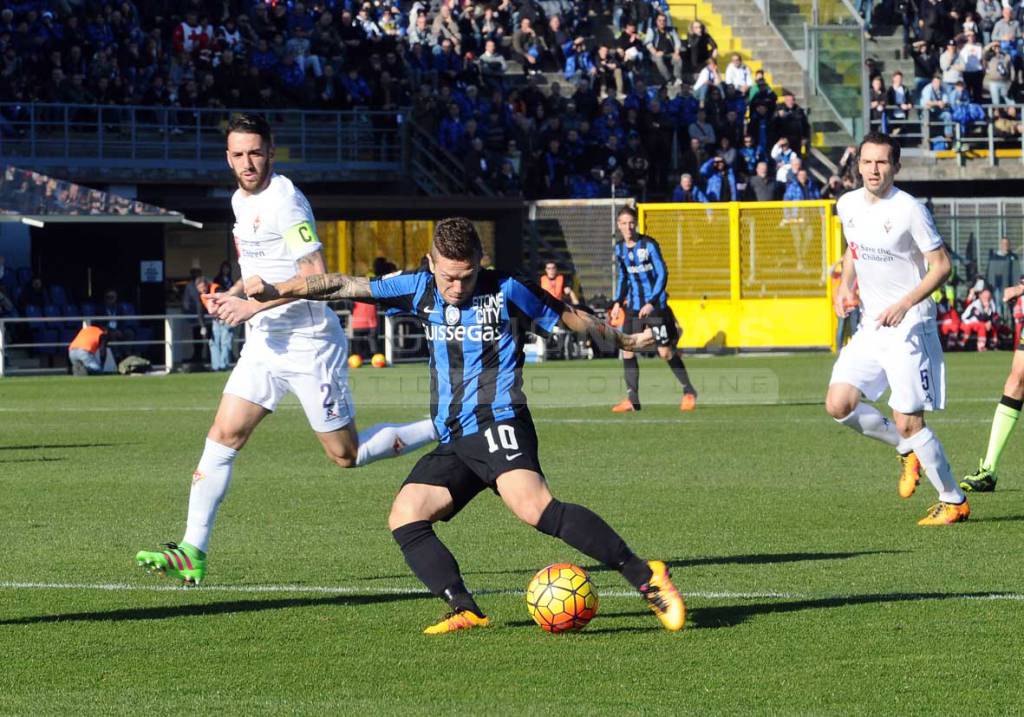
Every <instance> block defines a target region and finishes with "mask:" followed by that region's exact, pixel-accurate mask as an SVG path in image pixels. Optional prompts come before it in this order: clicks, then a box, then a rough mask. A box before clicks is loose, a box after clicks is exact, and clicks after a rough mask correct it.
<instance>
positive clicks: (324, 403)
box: [135, 115, 437, 584]
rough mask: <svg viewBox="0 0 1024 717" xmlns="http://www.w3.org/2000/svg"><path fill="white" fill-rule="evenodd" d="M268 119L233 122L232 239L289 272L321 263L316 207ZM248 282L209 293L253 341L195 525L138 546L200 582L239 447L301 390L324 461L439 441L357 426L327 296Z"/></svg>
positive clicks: (209, 442) (156, 565) (242, 256)
mask: <svg viewBox="0 0 1024 717" xmlns="http://www.w3.org/2000/svg"><path fill="white" fill-rule="evenodd" d="M273 158H274V144H273V138H272V136H271V130H270V126H269V125H268V124H267V121H266V120H265V119H264V118H263V117H261V116H259V115H239V116H237V117H235V118H234V119H232V120H231V122H230V123H229V124H228V127H227V160H228V164H229V165H230V167H231V170H232V172H234V175H235V179H236V180H237V182H238V190H237V191H236V192H235V194H234V196H233V197H232V198H231V205H232V209H233V210H234V213H235V226H234V239H235V246H236V248H237V250H238V263H239V266H240V267H241V271H242V277H243V278H244V277H247V276H253V275H256V274H259V275H262V276H266V277H269V278H276V279H277V280H279V281H280V280H283V279H287V278H290V277H292V276H294V275H295V274H296V272H298V274H299V275H301V276H312V275H320V274H323V273H324V271H325V268H324V260H323V256H322V254H321V252H320V248H321V244H320V240H319V239H318V238H317V234H316V224H315V221H314V219H313V211H312V209H311V208H310V206H309V202H308V201H307V200H306V197H305V196H304V195H303V194H302V192H300V191H299V190H298V188H296V187H295V185H294V184H292V183H291V181H290V180H288V179H287V178H286V177H283V176H281V175H279V174H274V173H273ZM242 293H243V287H242V281H241V280H240V281H239V282H238V283H236V285H235V286H234V287H232V289H231V290H230V291H228V292H225V293H221V294H209V295H206V296H205V297H204V298H205V299H206V300H207V301H208V302H209V306H210V312H211V313H212V314H214V315H215V316H216V317H217V318H218V319H221V320H222V321H226V322H227V323H228V324H230V325H232V326H235V325H237V324H240V323H242V322H246V321H247V322H248V324H249V326H248V338H247V340H246V342H245V346H244V347H243V349H242V354H241V356H240V358H239V360H238V364H237V365H236V366H235V368H234V370H233V371H232V372H231V376H230V377H229V378H228V381H227V385H225V387H224V394H223V396H222V397H221V401H220V407H219V408H218V409H217V415H216V417H215V418H214V420H213V426H212V427H211V428H210V431H209V433H208V434H207V438H206V447H205V449H204V450H203V454H202V457H201V458H200V459H199V465H198V467H197V468H196V470H195V472H194V473H193V474H192V489H191V493H190V494H189V503H188V522H187V524H186V528H185V536H184V538H183V539H182V542H181V544H180V545H176V544H174V543H167V544H165V548H164V549H163V550H156V551H148V550H142V551H140V552H139V553H138V554H137V555H136V556H135V559H136V561H137V562H138V564H139V565H140V566H142V567H145V568H147V569H149V570H150V571H152V572H156V573H160V574H164V575H167V576H168V577H173V578H177V579H180V580H183V581H184V582H185V583H188V584H197V583H199V582H201V581H202V579H203V576H204V575H205V572H206V551H207V547H208V544H209V540H210V532H211V530H212V528H213V521H214V517H215V516H216V513H217V508H218V506H219V505H220V503H221V501H222V500H223V499H224V495H225V494H226V493H227V490H228V485H229V484H230V482H231V473H232V466H233V464H234V461H235V458H236V457H237V456H238V452H239V451H240V450H241V449H242V446H244V445H245V443H246V441H247V440H248V439H249V436H250V435H252V432H253V430H255V428H256V426H257V425H259V423H260V421H262V420H263V418H264V417H265V416H266V415H267V414H269V413H272V412H273V411H274V409H275V408H277V404H278V403H279V402H280V400H281V399H282V398H283V397H284V396H285V394H287V393H294V394H295V395H296V396H297V397H298V399H299V402H300V403H301V404H302V408H303V409H304V410H305V412H306V417H307V419H308V420H309V425H310V427H311V428H312V429H313V431H314V432H315V433H316V437H317V438H318V439H319V440H320V443H321V445H323V448H324V452H325V453H326V454H327V456H328V458H330V459H331V460H333V461H334V462H335V463H337V464H338V465H339V466H340V467H342V468H349V467H352V466H361V465H365V464H367V463H370V462H371V461H374V460H376V459H378V458H386V457H391V456H395V455H398V454H400V453H405V452H408V451H410V450H413V449H415V448H418V447H420V446H422V445H424V444H426V443H429V442H432V441H434V440H436V438H437V435H436V433H435V432H434V427H433V423H432V422H431V421H430V420H429V419H424V420H422V421H418V422H416V423H409V424H405V425H397V424H380V425H376V426H373V427H371V428H370V429H368V430H367V431H364V432H363V433H362V434H357V433H356V428H355V421H354V417H355V409H354V407H353V405H352V399H351V395H350V394H349V389H348V373H347V363H346V362H347V360H348V346H347V343H346V339H345V333H344V331H343V330H342V328H341V324H340V322H339V321H338V317H337V316H336V315H335V314H334V312H333V311H328V310H327V307H326V305H325V304H322V303H313V302H309V301H296V300H294V299H274V300H271V301H263V302H260V301H255V300H253V298H252V297H251V296H250V297H249V299H248V300H247V299H245V298H243V297H242Z"/></svg>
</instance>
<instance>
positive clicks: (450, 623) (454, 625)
mask: <svg viewBox="0 0 1024 717" xmlns="http://www.w3.org/2000/svg"><path fill="white" fill-rule="evenodd" d="M490 624H491V621H490V620H489V619H488V618H486V617H484V616H482V615H477V614H475V613H474V612H473V611H472V610H457V611H454V612H450V613H448V614H447V615H445V616H444V619H443V620H441V622H439V623H437V624H436V625H431V626H430V627H428V628H427V629H426V630H424V631H423V634H424V635H443V634H444V633H446V632H455V631H457V630H468V629H470V628H473V627H487V626H488V625H490Z"/></svg>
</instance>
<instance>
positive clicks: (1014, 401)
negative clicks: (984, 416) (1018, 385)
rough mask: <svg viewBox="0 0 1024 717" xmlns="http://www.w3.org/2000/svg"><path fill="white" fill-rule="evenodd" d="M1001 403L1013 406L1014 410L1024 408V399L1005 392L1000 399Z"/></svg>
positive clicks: (1009, 406)
mask: <svg viewBox="0 0 1024 717" xmlns="http://www.w3.org/2000/svg"><path fill="white" fill-rule="evenodd" d="M999 403H1001V404H1003V405H1004V406H1006V407H1007V408H1012V409H1013V410H1014V411H1020V410H1022V409H1024V401H1021V400H1020V399H1019V398H1013V397H1012V396H1007V395H1006V394H1005V393H1004V394H1003V397H1002V398H1000V399H999Z"/></svg>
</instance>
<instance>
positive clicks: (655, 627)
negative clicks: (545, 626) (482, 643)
mask: <svg viewBox="0 0 1024 717" xmlns="http://www.w3.org/2000/svg"><path fill="white" fill-rule="evenodd" d="M617 617H649V618H650V619H651V623H650V624H649V625H643V626H641V625H618V626H616V625H609V626H608V627H594V625H595V623H594V622H592V623H590V624H589V625H587V626H586V627H585V628H584V629H582V630H580V631H578V632H566V633H560V634H562V635H608V634H611V633H616V632H660V631H661V629H662V627H661V625H659V624H658V621H657V619H656V618H655V617H654V614H653V613H651V611H650V610H633V611H628V612H610V613H599V614H598V616H597V617H596V618H595V621H596V624H599V625H604V624H605V622H606V621H608V619H609V618H617ZM501 627H511V628H516V629H518V628H531V629H534V630H537V629H539V628H538V626H537V623H535V622H534V621H533V620H511V621H509V622H505V623H502V624H501Z"/></svg>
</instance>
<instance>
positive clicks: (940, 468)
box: [899, 427, 967, 503]
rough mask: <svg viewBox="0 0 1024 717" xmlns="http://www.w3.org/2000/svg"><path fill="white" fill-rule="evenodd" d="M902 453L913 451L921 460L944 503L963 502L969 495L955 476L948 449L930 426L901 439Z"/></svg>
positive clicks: (900, 448) (900, 447) (900, 449)
mask: <svg viewBox="0 0 1024 717" xmlns="http://www.w3.org/2000/svg"><path fill="white" fill-rule="evenodd" d="M899 451H900V453H908V452H910V451H913V452H914V453H916V454H917V459H918V460H919V461H921V467H922V468H924V471H925V473H926V474H927V475H928V480H929V481H931V484H932V485H933V486H935V490H937V491H938V492H939V500H941V501H942V502H943V503H963V502H964V501H965V500H967V496H965V495H964V492H963V491H962V490H960V485H959V484H958V483H957V481H956V479H955V478H954V477H953V471H952V470H951V469H950V467H949V461H948V460H946V451H945V450H943V448H942V443H940V442H939V439H938V438H937V437H936V435H935V434H934V433H932V429H930V428H927V427H926V428H922V429H921V430H920V431H918V432H917V433H915V434H914V435H912V436H910V438H904V439H903V440H902V441H900V445H899Z"/></svg>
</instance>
